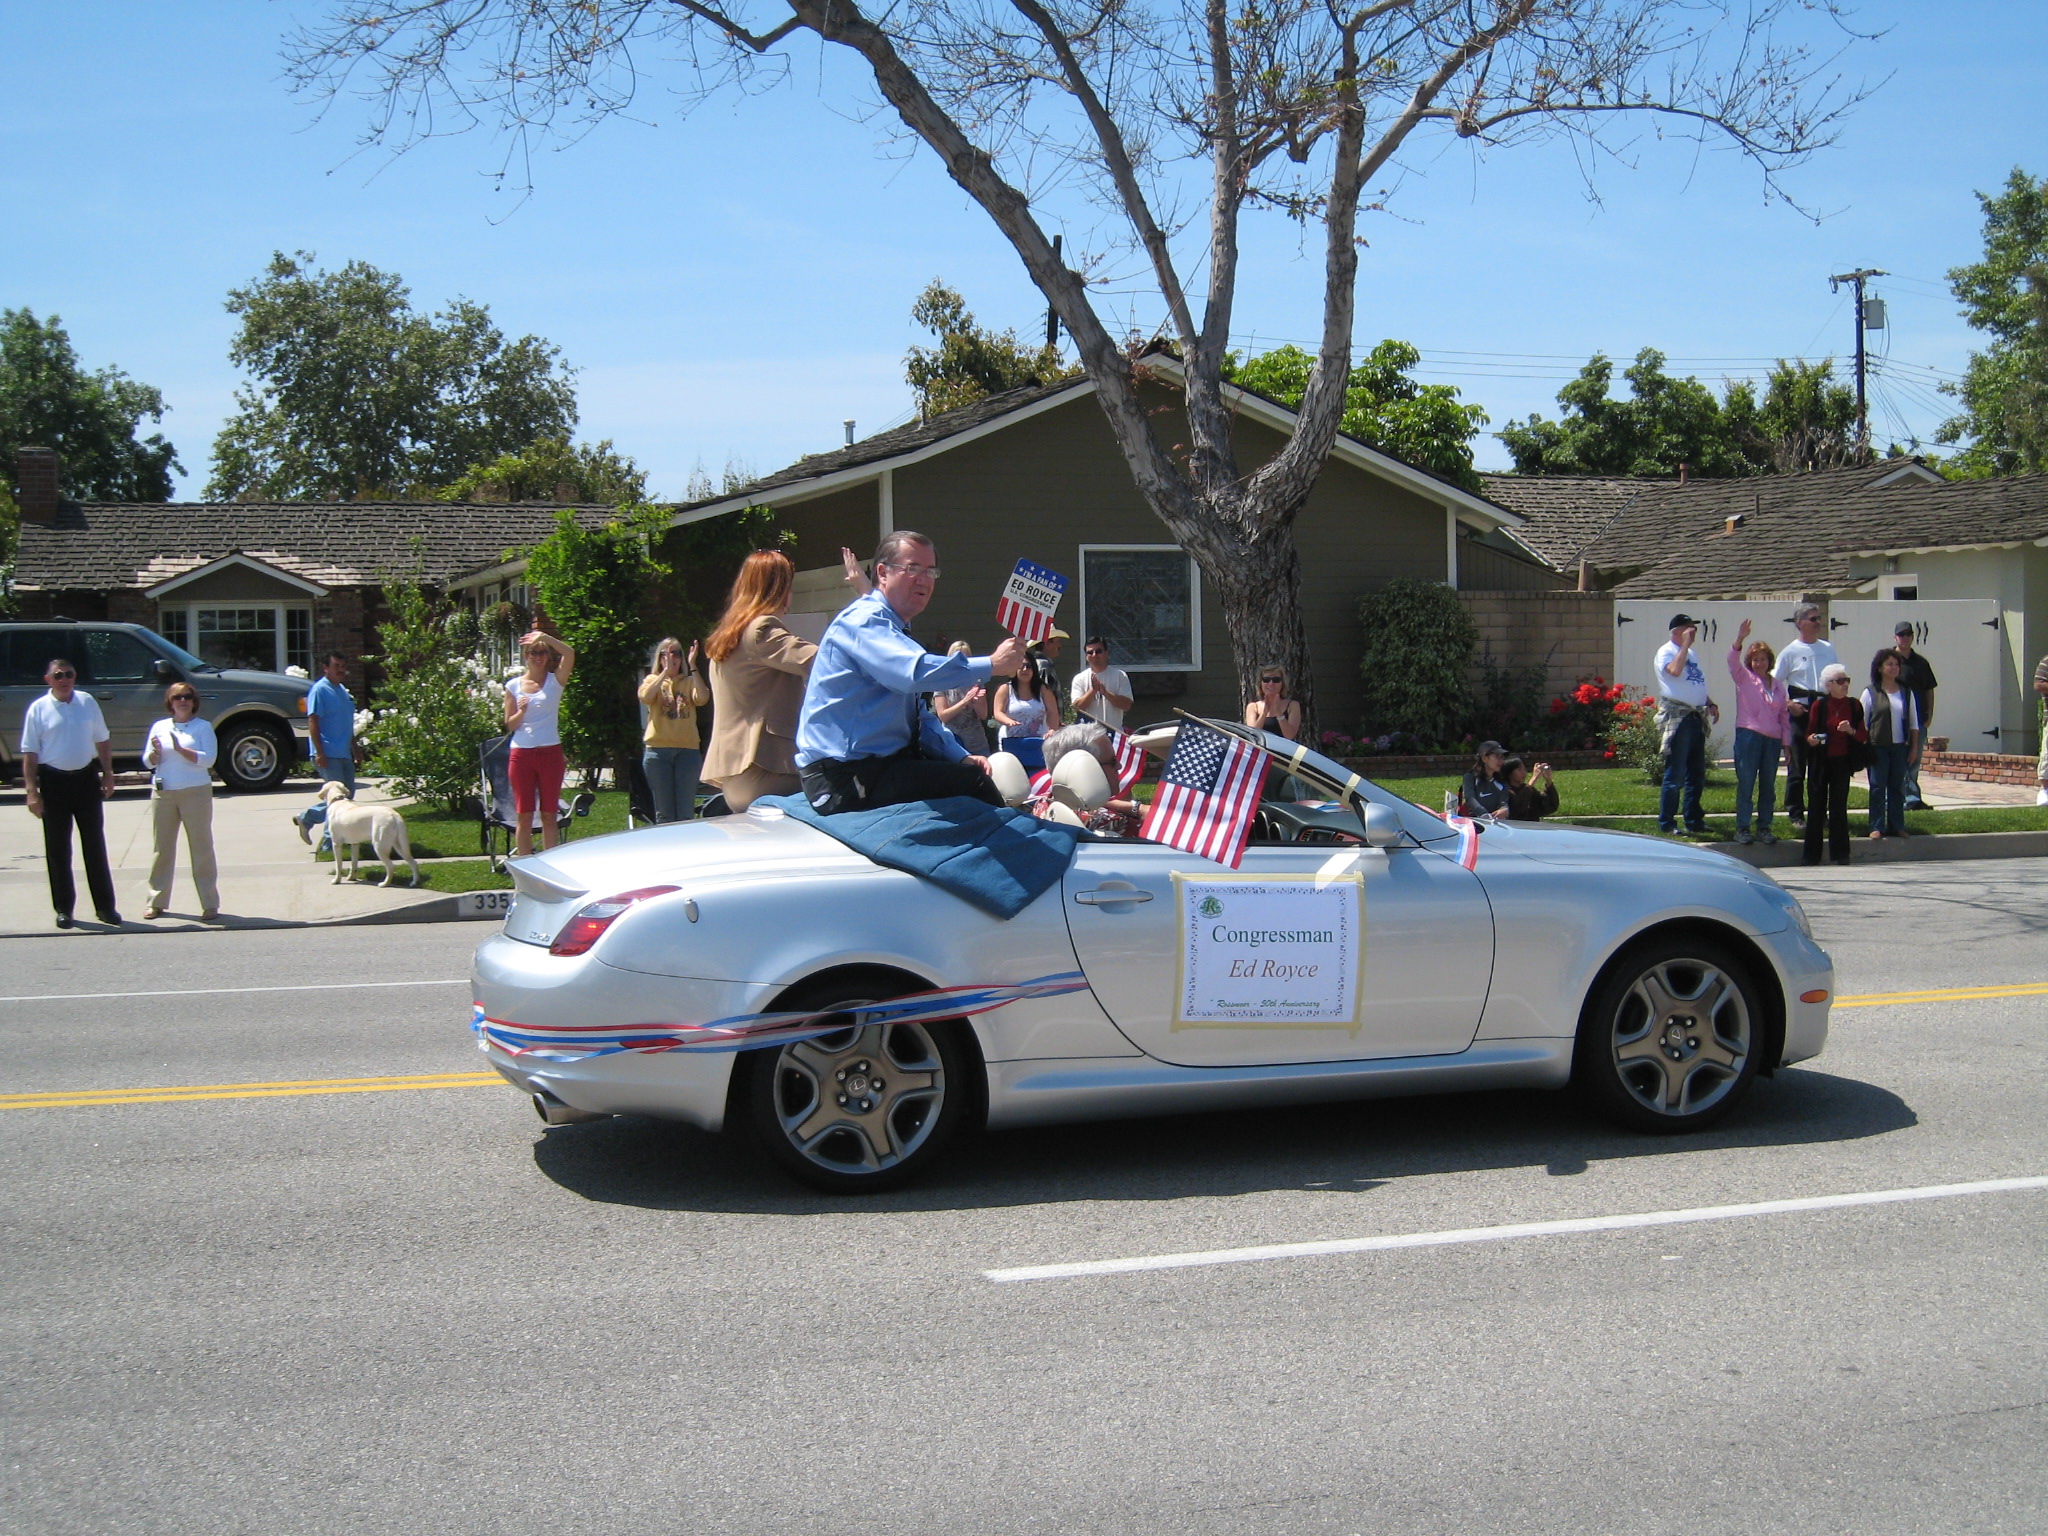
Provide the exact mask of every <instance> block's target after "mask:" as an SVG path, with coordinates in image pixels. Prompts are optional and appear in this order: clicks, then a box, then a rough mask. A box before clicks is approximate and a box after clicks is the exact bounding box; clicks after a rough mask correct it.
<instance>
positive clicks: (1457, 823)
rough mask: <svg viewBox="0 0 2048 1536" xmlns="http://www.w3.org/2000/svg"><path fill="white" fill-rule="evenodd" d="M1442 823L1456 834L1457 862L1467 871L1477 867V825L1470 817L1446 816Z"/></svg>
mask: <svg viewBox="0 0 2048 1536" xmlns="http://www.w3.org/2000/svg"><path fill="white" fill-rule="evenodd" d="M1444 821H1445V822H1446V823H1447V824H1448V825H1449V826H1450V828H1451V830H1452V831H1453V832H1455V833H1457V834H1458V862H1459V863H1460V864H1462V865H1464V866H1465V867H1466V868H1467V869H1474V870H1476V869H1477V868H1478V867H1479V823H1478V822H1476V821H1474V820H1473V819H1472V818H1471V817H1470V816H1446V817H1445V818H1444Z"/></svg>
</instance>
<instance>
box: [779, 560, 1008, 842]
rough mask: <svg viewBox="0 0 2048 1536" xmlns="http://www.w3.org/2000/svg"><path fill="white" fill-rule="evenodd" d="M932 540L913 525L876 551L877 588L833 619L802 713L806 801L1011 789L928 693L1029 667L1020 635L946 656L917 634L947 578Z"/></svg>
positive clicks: (856, 801) (857, 801)
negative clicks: (988, 648)
mask: <svg viewBox="0 0 2048 1536" xmlns="http://www.w3.org/2000/svg"><path fill="white" fill-rule="evenodd" d="M938 580H939V566H938V556H937V554H936V552H935V551H934V550H933V549H932V541H931V540H930V539H928V538H926V537H925V536H924V535H923V534H921V533H911V532H909V531H908V530H904V531H901V532H897V533H892V534H890V535H889V536H888V537H887V538H885V539H883V540H882V543H881V547H880V548H878V549H877V550H876V551H875V587H874V590H873V591H872V592H870V593H868V594H867V595H866V596H865V597H857V598H855V599H854V600H853V601H852V602H851V603H848V604H847V605H846V607H844V608H842V609H841V610H840V611H839V614H838V616H837V617H836V618H834V619H833V620H832V622H831V623H830V624H829V625H828V626H826V629H825V637H824V638H823V639H822V640H820V641H819V642H818V654H817V657H816V659H815V660H813V661H812V663H811V677H810V682H809V684H808V685H807V686H806V687H805V689H804V707H803V713H802V714H801V715H800V716H799V717H798V719H797V727H796V768H797V775H798V777H799V778H800V779H801V780H802V782H803V792H804V798H805V799H807V800H809V801H810V803H811V805H812V807H813V808H814V809H816V810H818V811H819V812H821V813H823V814H825V815H828V816H829V815H832V814H834V813H835V812H838V811H864V810H873V809H875V808H876V807H878V806H884V805H900V804H902V803H904V802H905V801H909V800H937V799H942V798H944V797H945V796H948V795H968V796H971V797H972V798H974V799H977V800H982V801H985V802H987V803H988V804H990V805H1000V804H1002V796H1001V795H999V794H997V793H996V787H995V785H994V784H992V783H991V782H990V781H989V776H988V759H987V758H984V757H974V756H970V755H969V753H968V751H967V749H966V748H965V747H963V746H961V745H960V743H959V741H958V740H957V739H955V737H954V735H953V733H952V732H951V731H949V730H947V729H946V727H945V724H944V722H943V721H941V720H940V719H939V717H938V716H937V715H935V714H934V713H932V710H931V708H930V706H929V705H928V704H927V703H926V702H925V700H924V699H923V697H922V695H924V694H928V693H932V692H938V691H944V690H947V689H952V688H966V687H970V686H972V685H973V684H975V683H985V682H987V681H988V680H989V678H990V677H991V676H998V675H999V676H1003V677H1009V676H1011V675H1013V674H1014V673H1015V672H1016V671H1017V669H1018V668H1020V667H1022V666H1023V665H1024V642H1023V641H1021V640H1019V639H1017V638H1016V637H1015V636H1014V635H1012V636H1010V637H1009V638H1008V639H1006V640H1004V641H1003V643H1002V644H1001V645H999V646H997V647H996V649H995V654H994V655H993V656H965V655H960V656H953V655H948V656H934V655H933V654H932V653H931V652H929V651H927V650H926V649H925V648H924V647H923V646H922V645H920V644H918V642H917V641H915V640H913V639H911V638H910V635H909V633H908V625H909V623H910V621H911V620H912V619H914V618H916V617H917V616H918V615H919V614H920V613H922V612H924V610H925V606H926V605H927V604H928V603H930V602H931V600H932V591H933V589H934V588H935V587H936V586H937V585H938Z"/></svg>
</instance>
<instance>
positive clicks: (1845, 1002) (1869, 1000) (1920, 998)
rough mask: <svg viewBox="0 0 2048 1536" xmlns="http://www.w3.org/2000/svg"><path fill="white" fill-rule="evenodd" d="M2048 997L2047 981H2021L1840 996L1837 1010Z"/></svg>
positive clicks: (1837, 999)
mask: <svg viewBox="0 0 2048 1536" xmlns="http://www.w3.org/2000/svg"><path fill="white" fill-rule="evenodd" d="M2044 994H2048V981H2022V982H2015V983H2013V984H2012V985H2010V986H2003V987H1941V988H1937V989H1935V990H1933V991H1928V992H1867V993H1864V994H1862V995H1860V996H1856V997H1838V998H1836V999H1835V1006H1836V1007H1837V1008H1882V1007H1886V1006H1888V1005H1890V1004H1893V1003H1956V1002H1967V1001H1969V1000H1970V999H1971V998H1978V997H2040V996H2043V995H2044Z"/></svg>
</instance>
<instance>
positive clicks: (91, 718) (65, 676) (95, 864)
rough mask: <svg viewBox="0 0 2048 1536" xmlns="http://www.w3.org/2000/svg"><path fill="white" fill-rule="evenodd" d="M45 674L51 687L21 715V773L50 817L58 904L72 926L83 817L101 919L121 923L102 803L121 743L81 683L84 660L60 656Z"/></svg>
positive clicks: (49, 857)
mask: <svg viewBox="0 0 2048 1536" xmlns="http://www.w3.org/2000/svg"><path fill="white" fill-rule="evenodd" d="M43 681H44V682H45V683H48V684H49V685H50V691H49V692H48V693H46V694H44V695H43V696H42V697H41V698H40V699H37V700H36V701H35V702H34V703H32V704H30V705H29V707H28V714H27V715H26V716H25V717H24V718H23V720H22V722H21V778H22V783H23V785H24V786H25V787H26V788H27V790H28V813H29V814H30V815H31V816H34V817H36V818H37V819H39V820H40V821H41V822H42V824H43V862H44V863H45V864H47V865H48V866H49V875H50V905H51V906H53V907H55V908H56V909H57V926H58V927H59V928H69V927H70V926H71V908H72V906H73V905H74V904H75V903H76V902H77V900H78V888H77V886H75V885H74V884H72V880H71V827H72V824H73V823H74V822H75V823H77V826H78V851H79V853H80V854H81V855H83V857H84V859H85V883H86V886H87V888H88V889H89V890H90V891H91V892H92V909H93V912H94V914H95V915H96V916H97V917H98V918H99V920H100V921H101V922H103V923H111V924H114V925H116V926H118V925H119V924H120V921H121V914H120V913H119V912H117V911H115V910H114V874H113V871H112V870H110V869H109V868H108V867H107V834H106V826H105V823H104V821H103V819H102V818H103V812H102V809H101V806H102V802H104V801H105V800H106V799H107V798H108V797H109V796H111V795H112V794H113V793H114V743H113V740H112V738H111V737H110V736H109V735H108V734H107V722H106V719H105V717H104V716H102V715H101V714H100V706H99V701H98V700H96V699H94V698H93V696H92V695H91V694H89V693H87V692H86V691H85V690H84V689H83V688H80V687H79V686H78V668H77V667H76V666H74V665H73V664H72V663H70V662H69V661H66V660H65V659H64V658H63V657H61V656H59V657H55V658H53V659H52V660H51V662H50V664H49V665H48V666H47V667H45V668H44V669H43ZM95 758H97V759H98V766H97V768H95V766H94V759H95Z"/></svg>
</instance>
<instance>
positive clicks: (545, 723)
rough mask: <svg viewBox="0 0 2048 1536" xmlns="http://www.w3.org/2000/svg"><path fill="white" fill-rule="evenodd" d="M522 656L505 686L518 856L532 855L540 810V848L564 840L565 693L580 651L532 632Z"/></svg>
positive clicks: (522, 639)
mask: <svg viewBox="0 0 2048 1536" xmlns="http://www.w3.org/2000/svg"><path fill="white" fill-rule="evenodd" d="M519 654H520V657H521V658H522V659H523V660H524V661H525V663H526V670H525V671H524V672H522V673H520V674H519V676H518V677H516V678H514V679H513V680H512V681H511V682H509V683H507V684H506V685H505V729H506V730H508V731H510V732H511V733H512V752H511V764H510V768H509V773H508V776H509V777H510V778H511V780H512V812H513V815H514V816H516V817H517V818H518V821H519V825H518V826H517V827H515V828H514V829H513V832H512V847H513V852H514V854H515V856H517V857H519V858H522V859H523V858H525V857H526V856H527V855H528V854H530V853H532V852H533V817H534V812H535V810H536V809H538V811H539V812H540V845H541V847H543V848H552V847H554V846H555V845H556V844H557V843H559V842H561V840H562V828H561V824H560V823H559V822H558V821H557V820H556V819H555V813H556V812H557V811H559V810H560V809H561V805H562V779H563V776H564V775H565V774H567V772H568V771H569V765H568V763H567V761H566V760H565V759H564V758H563V756H562V690H563V689H564V688H566V687H568V686H569V674H570V673H572V672H574V671H575V670H576V648H575V647H574V646H572V645H570V644H569V642H568V641H566V640H560V639H557V638H556V637H555V636H553V635H549V634H543V633H542V632H541V631H540V630H537V629H536V630H532V631H530V632H528V633H527V634H525V635H523V636H521V637H520V641H519Z"/></svg>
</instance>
